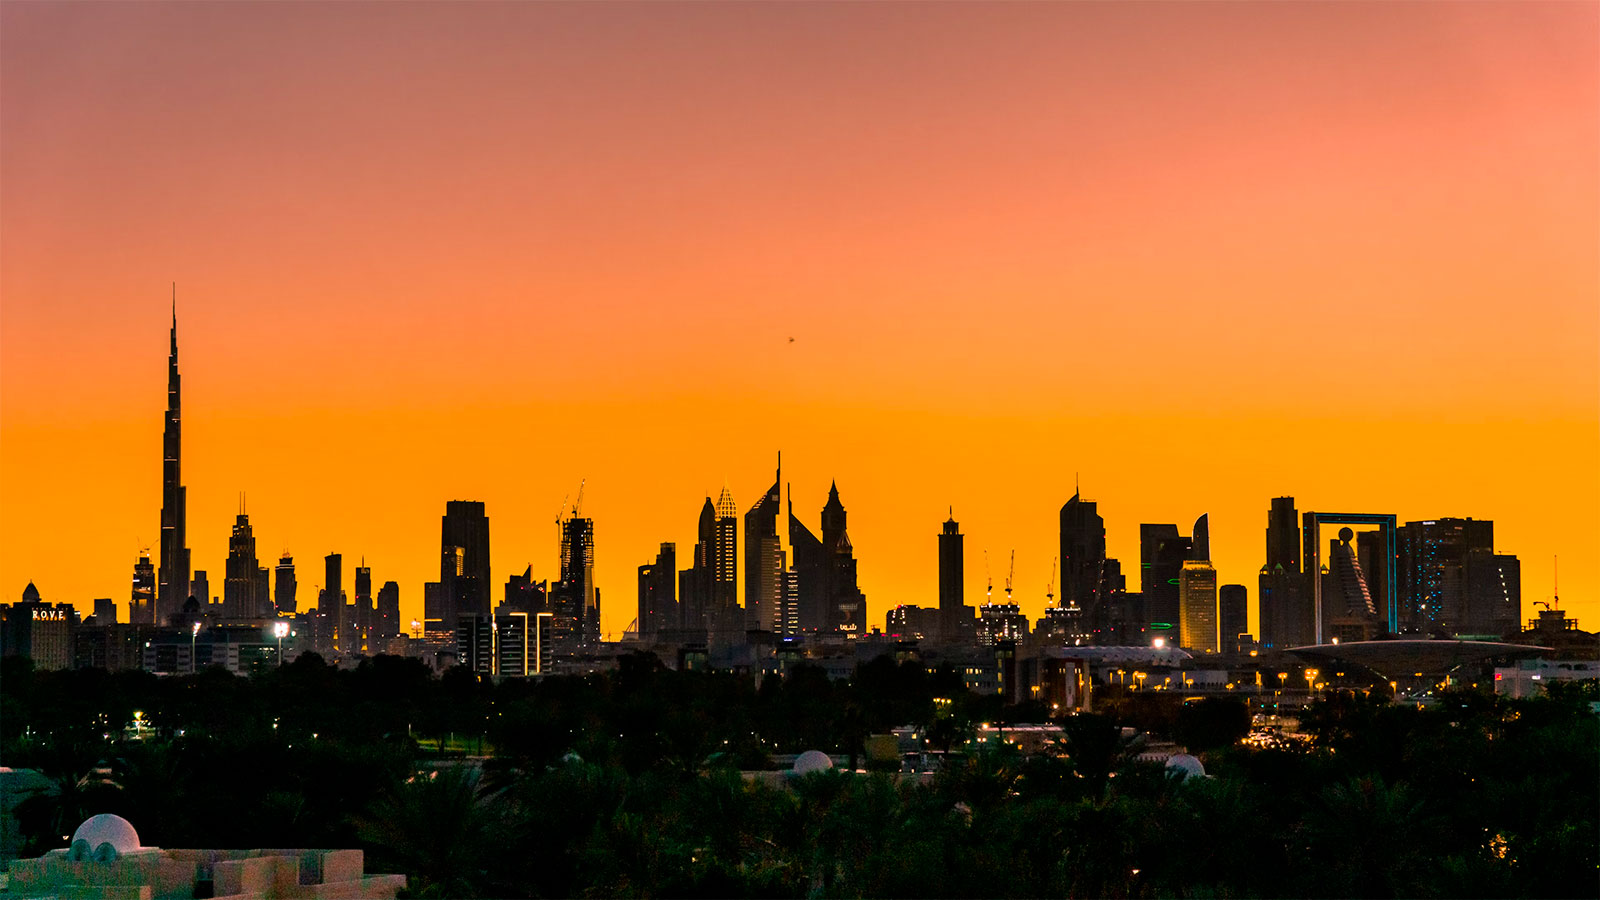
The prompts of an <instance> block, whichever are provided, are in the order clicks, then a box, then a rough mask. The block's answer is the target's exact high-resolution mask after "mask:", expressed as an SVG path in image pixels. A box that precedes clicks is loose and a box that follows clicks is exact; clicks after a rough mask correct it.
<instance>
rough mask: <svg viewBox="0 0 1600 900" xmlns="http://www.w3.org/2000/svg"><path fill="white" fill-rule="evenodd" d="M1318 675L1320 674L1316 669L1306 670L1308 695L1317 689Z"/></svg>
mask: <svg viewBox="0 0 1600 900" xmlns="http://www.w3.org/2000/svg"><path fill="white" fill-rule="evenodd" d="M1317 674H1318V672H1317V670H1316V669H1307V670H1306V693H1307V694H1309V693H1311V692H1312V691H1313V690H1315V689H1316V681H1317Z"/></svg>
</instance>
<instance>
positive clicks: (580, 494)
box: [572, 478, 589, 519]
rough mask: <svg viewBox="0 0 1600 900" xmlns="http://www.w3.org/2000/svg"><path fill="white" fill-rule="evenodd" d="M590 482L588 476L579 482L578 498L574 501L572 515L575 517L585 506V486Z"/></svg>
mask: <svg viewBox="0 0 1600 900" xmlns="http://www.w3.org/2000/svg"><path fill="white" fill-rule="evenodd" d="M588 483H589V479H587V478H585V479H583V480H582V481H580V482H578V499H577V500H575V501H573V503H572V517H573V518H574V519H576V518H578V517H579V512H578V511H579V510H580V509H582V508H583V486H584V485H586V484H588Z"/></svg>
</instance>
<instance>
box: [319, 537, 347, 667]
mask: <svg viewBox="0 0 1600 900" xmlns="http://www.w3.org/2000/svg"><path fill="white" fill-rule="evenodd" d="M322 564H323V567H324V568H323V585H322V594H321V596H319V597H318V598H317V624H318V629H317V638H318V640H317V643H318V645H319V646H321V647H324V648H327V649H330V650H345V649H348V648H347V647H346V646H345V642H346V641H347V639H348V637H349V626H348V623H347V622H346V621H345V608H344V607H345V603H344V557H343V556H341V555H339V554H337V553H329V554H328V555H327V556H325V557H323V560H322Z"/></svg>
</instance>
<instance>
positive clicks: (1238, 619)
mask: <svg viewBox="0 0 1600 900" xmlns="http://www.w3.org/2000/svg"><path fill="white" fill-rule="evenodd" d="M1249 617H1250V589H1249V588H1247V587H1245V586H1244V585H1242V584H1225V585H1223V586H1222V587H1220V588H1218V589H1217V631H1218V636H1219V638H1220V640H1221V644H1222V652H1223V653H1243V652H1245V651H1246V650H1248V649H1249V647H1247V646H1246V643H1247V642H1246V640H1245V638H1246V637H1247V636H1248V634H1249V632H1250V618H1249Z"/></svg>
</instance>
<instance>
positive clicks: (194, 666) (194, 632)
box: [189, 622, 200, 675]
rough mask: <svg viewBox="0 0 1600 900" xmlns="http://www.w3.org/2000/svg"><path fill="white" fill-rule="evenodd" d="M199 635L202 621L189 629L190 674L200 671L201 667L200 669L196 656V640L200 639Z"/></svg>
mask: <svg viewBox="0 0 1600 900" xmlns="http://www.w3.org/2000/svg"><path fill="white" fill-rule="evenodd" d="M199 637H200V623H199V622H196V623H194V627H193V628H190V629H189V674H190V675H193V674H194V673H195V672H197V671H199V669H198V660H196V659H195V658H194V642H195V641H196V640H198V639H199Z"/></svg>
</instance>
